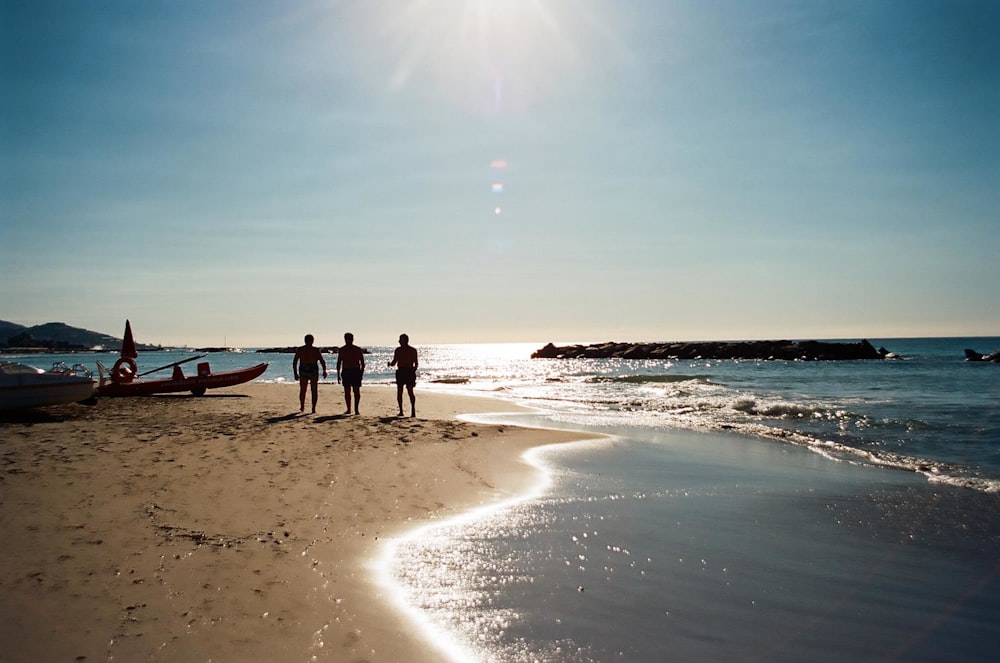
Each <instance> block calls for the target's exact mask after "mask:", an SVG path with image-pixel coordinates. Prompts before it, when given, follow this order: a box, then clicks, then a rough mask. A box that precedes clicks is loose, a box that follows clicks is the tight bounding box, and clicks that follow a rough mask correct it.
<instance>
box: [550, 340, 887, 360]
mask: <svg viewBox="0 0 1000 663" xmlns="http://www.w3.org/2000/svg"><path fill="white" fill-rule="evenodd" d="M890 354H891V353H890V352H889V351H888V350H886V349H885V348H879V349H875V347H874V346H873V345H872V344H871V343H869V342H868V341H859V342H857V343H849V342H830V341H699V342H689V343H683V342H678V343H616V342H613V341H612V342H607V343H594V344H590V345H563V346H556V345H553V344H552V343H549V344H547V345H546V346H545V347H543V348H539V349H538V350H536V351H535V352H533V353H531V358H532V359H578V358H584V359H608V358H620V359H763V360H768V359H772V360H774V359H779V360H780V359H783V360H787V361H796V360H797V361H834V360H840V361H844V360H856V359H885V358H886V356H887V355H890Z"/></svg>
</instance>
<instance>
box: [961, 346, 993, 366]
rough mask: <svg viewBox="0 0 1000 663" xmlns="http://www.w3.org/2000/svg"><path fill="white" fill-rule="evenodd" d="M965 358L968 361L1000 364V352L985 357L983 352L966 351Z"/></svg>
mask: <svg viewBox="0 0 1000 663" xmlns="http://www.w3.org/2000/svg"><path fill="white" fill-rule="evenodd" d="M965 358H966V360H968V361H988V362H994V363H1000V350H997V351H995V352H991V353H990V354H988V355H984V354H983V353H981V352H976V351H975V350H970V349H969V348H966V349H965Z"/></svg>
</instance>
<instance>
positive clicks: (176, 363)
mask: <svg viewBox="0 0 1000 663" xmlns="http://www.w3.org/2000/svg"><path fill="white" fill-rule="evenodd" d="M205 356H206V355H195V356H194V357H189V358H187V359H182V360H180V361H175V362H174V363H172V364H167V365H166V366H160V367H159V368H154V369H153V370H151V371H146V372H145V373H139V375H137V376H135V377H137V378H141V377H142V376H143V375H149V374H150V373H155V372H157V371H162V370H163V369H165V368H173V367H174V366H180V365H181V364H186V363H188V362H189V361H194V360H195V359H201V358H202V357H205Z"/></svg>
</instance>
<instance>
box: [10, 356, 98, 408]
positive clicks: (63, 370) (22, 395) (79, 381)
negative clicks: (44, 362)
mask: <svg viewBox="0 0 1000 663" xmlns="http://www.w3.org/2000/svg"><path fill="white" fill-rule="evenodd" d="M96 388H97V382H96V381H95V380H94V379H93V376H92V375H91V373H90V371H88V370H87V369H86V368H85V367H83V366H81V365H80V364H77V365H76V366H74V367H72V368H70V367H68V366H66V365H65V364H63V363H57V364H55V365H53V366H52V370H50V371H43V370H42V369H40V368H35V367H34V366H29V365H27V364H19V363H17V362H11V361H3V362H0V410H14V409H19V408H29V407H41V406H44V405H60V404H62V403H79V402H81V401H86V400H89V399H91V398H93V397H94V391H95V389H96Z"/></svg>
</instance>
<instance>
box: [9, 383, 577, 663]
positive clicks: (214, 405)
mask: <svg viewBox="0 0 1000 663" xmlns="http://www.w3.org/2000/svg"><path fill="white" fill-rule="evenodd" d="M297 397H298V393H297V387H296V386H295V385H289V384H249V385H242V386H239V387H233V388H230V389H223V390H218V391H214V392H210V393H209V395H208V396H206V397H203V398H193V397H190V396H187V395H181V396H162V397H149V398H135V399H101V400H100V401H99V402H98V404H97V405H96V406H92V407H87V406H82V405H70V406H61V407H53V408H48V409H45V410H37V411H30V412H26V413H17V414H7V415H5V416H3V417H0V437H2V442H0V468H2V471H0V526H2V531H3V532H4V534H5V543H6V545H5V550H4V564H3V568H2V574H0V588H2V592H3V596H4V601H3V607H2V611H3V614H2V619H0V660H3V661H40V660H47V661H105V660H117V661H195V660H201V661H210V660H211V661H237V660H239V661H276V660H283V661H397V660H407V661H435V660H440V654H439V653H438V652H437V651H436V650H435V649H434V648H433V646H432V645H431V644H429V643H427V642H425V641H424V640H423V639H422V638H421V637H420V635H419V634H418V633H415V632H414V631H413V629H412V628H411V627H410V625H409V624H408V623H406V622H405V620H404V619H403V618H402V617H401V616H400V615H398V614H397V613H396V612H395V611H394V610H393V609H392V608H390V603H389V602H388V601H386V600H385V597H383V596H381V591H382V590H381V589H380V588H379V587H378V586H377V584H375V583H374V582H373V577H372V572H371V568H370V566H371V564H370V563H371V561H372V560H373V559H374V558H375V557H376V555H377V552H378V545H379V542H380V540H382V539H384V538H385V537H387V536H391V535H393V534H394V533H398V532H401V531H403V530H404V529H405V528H407V527H408V526H412V525H413V524H414V523H417V522H423V521H427V520H431V519H438V518H442V517H446V516H449V515H453V514H455V513H457V512H459V511H461V510H463V509H466V508H469V507H471V506H474V505H478V504H481V503H484V502H488V501H492V500H496V499H501V498H504V497H509V496H511V495H513V494H515V493H516V492H518V491H520V490H523V489H524V488H525V487H526V486H527V485H528V484H529V483H530V482H532V481H533V480H534V479H535V478H536V477H535V474H534V470H533V469H532V468H531V467H530V466H528V465H527V464H526V463H525V462H524V461H523V460H522V459H521V454H522V453H523V451H524V450H526V449H528V448H530V447H533V446H538V445H541V444H546V443H550V442H564V441H568V440H571V439H579V438H581V437H583V435H582V434H579V433H571V432H555V431H543V430H533V429H525V428H515V427H509V426H497V425H491V426H484V425H474V424H469V423H465V422H462V421H458V420H457V419H456V418H455V417H456V415H457V414H460V413H474V412H487V411H507V410H511V409H513V406H511V405H510V404H507V403H503V402H500V401H492V400H487V399H477V398H463V397H451V396H442V395H435V394H427V393H419V390H418V401H417V408H418V409H417V414H418V417H417V418H409V417H406V418H400V417H396V416H395V412H396V404H395V390H394V389H393V388H391V387H388V386H367V387H365V389H364V391H363V400H362V403H361V415H360V416H357V417H355V416H342V415H340V413H341V412H342V411H343V392H342V390H341V389H340V387H339V386H338V385H321V393H320V403H319V411H318V413H317V414H315V415H301V414H300V413H299V412H298V402H297Z"/></svg>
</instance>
